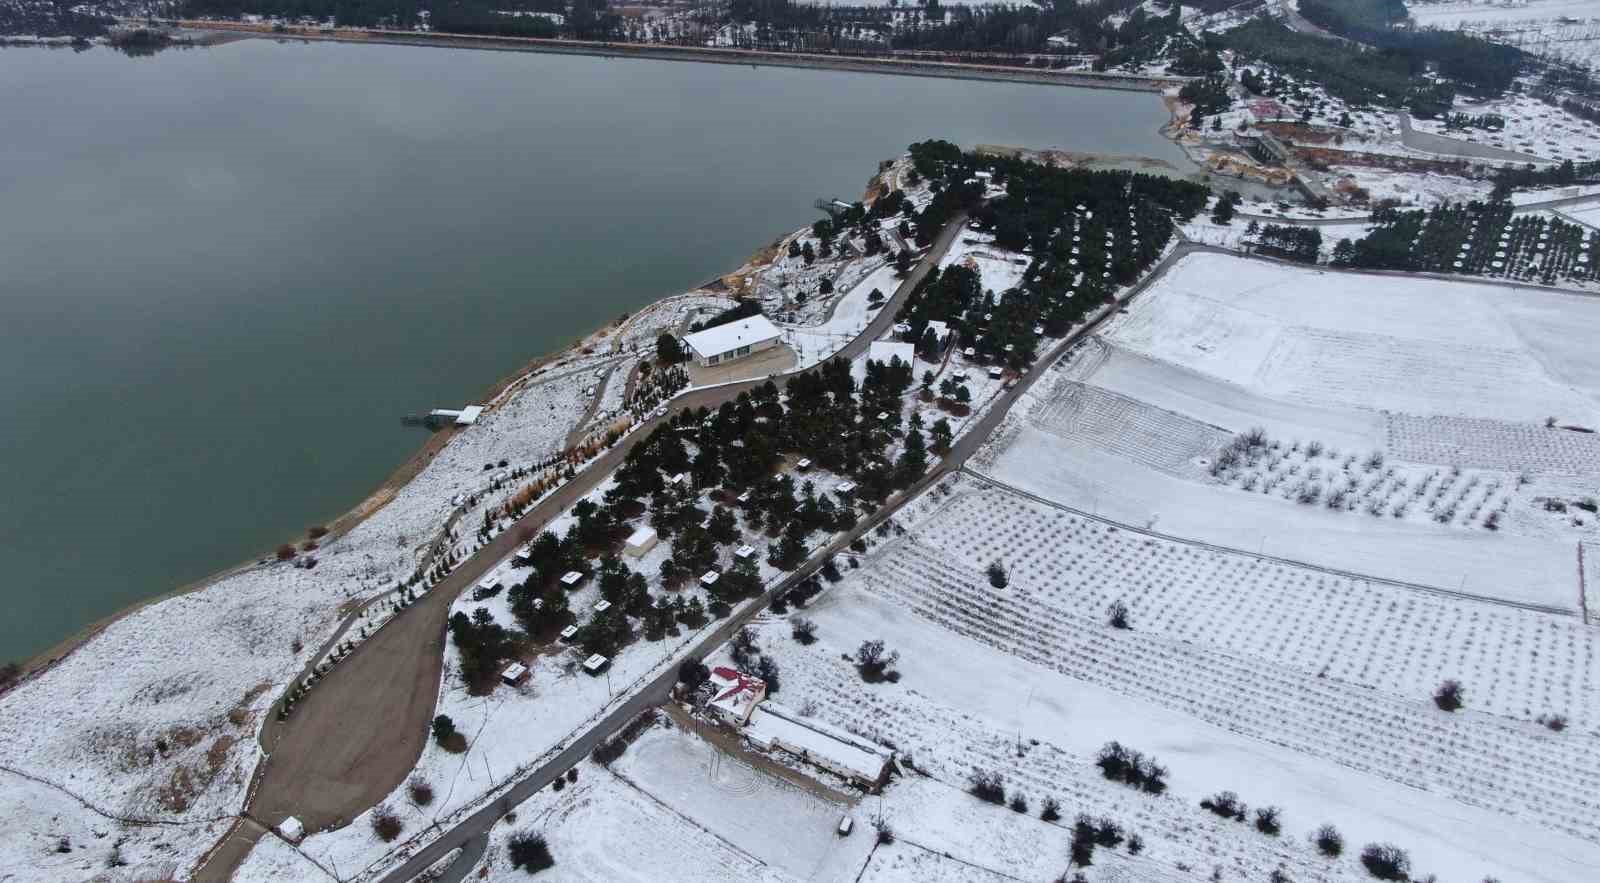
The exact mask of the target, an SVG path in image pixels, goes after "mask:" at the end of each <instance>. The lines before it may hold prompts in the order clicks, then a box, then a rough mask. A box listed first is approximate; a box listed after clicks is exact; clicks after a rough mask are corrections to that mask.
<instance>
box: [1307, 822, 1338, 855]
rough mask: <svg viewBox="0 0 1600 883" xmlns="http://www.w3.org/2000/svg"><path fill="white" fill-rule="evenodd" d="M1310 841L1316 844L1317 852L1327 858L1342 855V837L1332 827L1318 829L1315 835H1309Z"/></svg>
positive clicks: (1336, 829) (1325, 826) (1326, 826)
mask: <svg viewBox="0 0 1600 883" xmlns="http://www.w3.org/2000/svg"><path fill="white" fill-rule="evenodd" d="M1311 841H1312V842H1313V843H1315V844H1317V851H1318V852H1320V853H1322V854H1323V855H1325V856H1327V857H1328V858H1338V857H1339V856H1340V855H1342V854H1343V853H1344V835H1343V834H1340V833H1339V829H1338V828H1335V827H1334V826H1332V825H1323V826H1322V827H1320V828H1318V829H1317V831H1316V833H1315V834H1312V835H1311Z"/></svg>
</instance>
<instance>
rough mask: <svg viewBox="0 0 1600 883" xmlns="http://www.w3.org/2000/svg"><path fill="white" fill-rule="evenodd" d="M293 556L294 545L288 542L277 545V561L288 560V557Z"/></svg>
mask: <svg viewBox="0 0 1600 883" xmlns="http://www.w3.org/2000/svg"><path fill="white" fill-rule="evenodd" d="M293 557H294V546H291V545H289V544H288V543H284V544H283V545H281V546H279V547H278V560H279V561H288V560H289V559H290V558H293Z"/></svg>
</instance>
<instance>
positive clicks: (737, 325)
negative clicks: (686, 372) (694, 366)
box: [683, 316, 782, 365]
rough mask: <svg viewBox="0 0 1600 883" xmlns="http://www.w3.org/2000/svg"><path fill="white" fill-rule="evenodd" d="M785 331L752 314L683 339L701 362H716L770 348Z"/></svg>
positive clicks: (704, 363) (730, 359) (765, 318)
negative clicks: (782, 331)
mask: <svg viewBox="0 0 1600 883" xmlns="http://www.w3.org/2000/svg"><path fill="white" fill-rule="evenodd" d="M781 336H782V333H781V332H779V331H778V326H776V325H773V324H772V323H771V322H769V321H767V317H765V316H751V317H750V318H748V319H740V320H739V321H737V322H729V323H728V324H726V325H718V326H716V327H714V328H707V329H706V330H704V331H697V332H695V333H694V334H689V335H685V336H684V338H683V342H684V343H685V344H688V346H689V350H690V351H691V352H693V353H694V359H695V361H696V362H697V363H699V364H701V365H717V364H721V363H722V362H729V361H732V360H734V359H738V358H742V357H744V356H748V355H750V354H751V353H758V352H761V351H762V350H765V349H771V348H772V347H773V346H774V345H775V344H777V342H778V338H779V337H781Z"/></svg>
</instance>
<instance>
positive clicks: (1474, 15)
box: [1406, 0, 1600, 30]
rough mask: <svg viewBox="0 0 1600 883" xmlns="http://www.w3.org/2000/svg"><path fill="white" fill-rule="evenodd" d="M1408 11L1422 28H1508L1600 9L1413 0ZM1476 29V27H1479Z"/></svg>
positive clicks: (1542, 0)
mask: <svg viewBox="0 0 1600 883" xmlns="http://www.w3.org/2000/svg"><path fill="white" fill-rule="evenodd" d="M1406 12H1407V13H1409V14H1410V15H1411V18H1412V20H1413V21H1415V22H1416V23H1417V24H1418V25H1419V26H1420V27H1426V28H1439V29H1441V30H1456V29H1458V28H1462V27H1465V26H1483V27H1504V26H1507V25H1516V24H1523V23H1530V24H1531V23H1538V22H1542V21H1546V20H1551V19H1557V18H1578V19H1595V18H1600V11H1597V10H1596V9H1595V5H1594V2H1593V0H1523V2H1517V3H1508V2H1504V0H1483V2H1471V0H1468V2H1444V3H1423V2H1417V0H1412V2H1409V3H1407V4H1406ZM1475 29H1476V28H1475Z"/></svg>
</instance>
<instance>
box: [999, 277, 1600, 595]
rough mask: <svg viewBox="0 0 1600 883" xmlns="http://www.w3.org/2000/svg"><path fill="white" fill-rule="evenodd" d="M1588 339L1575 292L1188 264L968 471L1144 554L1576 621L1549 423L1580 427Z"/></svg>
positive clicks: (1568, 436)
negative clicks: (1163, 544) (1254, 432)
mask: <svg viewBox="0 0 1600 883" xmlns="http://www.w3.org/2000/svg"><path fill="white" fill-rule="evenodd" d="M1597 322H1600V301H1596V300H1593V299H1590V298H1586V297H1581V296H1575V295H1561V294H1547V293H1542V292H1533V291H1513V290H1510V289H1506V288H1503V287H1499V286H1493V285H1478V284H1471V285H1468V284H1458V283H1453V282H1434V281H1426V280H1408V279H1402V278H1395V277H1369V276H1353V275H1348V274H1338V273H1329V272H1323V271H1317V270H1311V269H1304V268H1294V267H1289V266H1284V265H1271V264H1265V263H1260V262H1251V261H1245V260H1241V259H1235V258H1229V257H1222V256H1212V255H1198V256H1191V257H1189V258H1186V259H1185V260H1184V261H1183V262H1181V263H1180V264H1179V265H1177V266H1176V267H1174V268H1173V269H1172V270H1171V271H1169V273H1168V275H1167V276H1166V277H1165V278H1163V279H1162V280H1160V281H1159V282H1157V283H1156V284H1155V285H1154V286H1152V288H1151V289H1150V290H1149V291H1148V292H1147V293H1146V294H1145V295H1144V297H1143V298H1142V299H1141V300H1140V301H1138V302H1136V303H1135V304H1133V305H1132V306H1131V307H1130V308H1129V310H1128V312H1127V314H1125V315H1123V316H1119V317H1117V318H1115V319H1113V320H1112V322H1111V323H1109V324H1108V325H1107V326H1106V330H1104V331H1103V332H1102V334H1101V337H1100V338H1098V339H1096V340H1094V341H1091V342H1089V343H1088V344H1087V345H1085V346H1082V347H1080V348H1078V349H1077V350H1076V351H1075V352H1074V354H1073V355H1072V357H1071V359H1070V361H1068V362H1067V363H1066V364H1064V365H1062V366H1058V368H1057V369H1056V370H1054V371H1053V372H1052V373H1051V375H1050V376H1049V377H1048V378H1047V379H1046V381H1045V382H1042V383H1040V384H1037V385H1035V387H1033V388H1032V389H1031V390H1030V391H1029V393H1028V394H1027V395H1026V396H1025V397H1024V400H1023V402H1022V403H1021V405H1020V406H1019V408H1018V410H1017V411H1016V412H1014V413H1013V414H1012V415H1010V416H1009V417H1008V419H1007V421H1006V423H1005V424H1004V426H1003V428H1002V430H1001V431H1000V432H999V433H998V434H997V436H996V438H995V439H994V440H992V441H991V444H990V445H989V446H988V447H987V448H986V449H985V450H983V451H981V452H980V453H979V455H978V457H977V458H975V460H974V463H973V465H974V466H975V468H978V469H979V470H981V471H982V472H984V473H985V474H986V475H989V476H990V477H992V478H994V479H997V480H998V481H1000V482H1003V483H1005V484H1007V485H1010V486H1013V487H1016V488H1019V489H1021V490H1024V491H1027V492H1030V493H1033V494H1037V495H1039V496H1040V497H1042V498H1045V499H1047V500H1050V501H1052V502H1055V503H1058V504H1063V505H1065V506H1067V507H1071V508H1072V509H1075V510H1079V511H1082V512H1086V513H1091V514H1098V515H1100V516H1105V517H1108V518H1111V519H1114V520H1116V521H1119V522H1121V523H1124V524H1128V525H1133V526H1137V527H1141V528H1147V529H1151V530H1154V531H1156V532H1158V533H1161V534H1166V535H1171V536H1176V537H1182V538H1185V539H1191V540H1200V541H1204V542H1209V543H1216V544H1219V545H1222V546H1227V547H1231V548H1236V549H1241V550H1247V551H1250V552H1256V553H1264V554H1266V555H1270V556H1276V557H1279V558H1284V559H1290V560H1293V561H1300V562H1307V563H1310V564H1314V565H1317V566H1319V567H1325V568H1333V569H1337V570H1341V571H1348V572H1353V573H1355V574H1360V575H1364V576H1370V577H1375V578H1381V579H1389V580H1396V581H1400V582H1405V583H1413V584H1418V585H1420V586H1424V587H1428V588H1430V589H1434V590H1437V591H1438V592H1441V593H1462V594H1466V595H1472V596H1479V597H1484V598H1492V599H1501V600H1504V601H1507V602H1510V603H1513V604H1518V605H1524V606H1527V607H1530V608H1534V609H1539V610H1547V611H1555V612H1563V611H1577V610H1578V609H1579V605H1580V604H1581V603H1582V601H1581V598H1580V592H1579V590H1578V576H1577V572H1576V561H1575V555H1574V552H1573V548H1574V547H1573V544H1574V542H1576V541H1580V540H1586V541H1594V540H1596V539H1597V538H1600V535H1597V533H1596V531H1597V523H1596V522H1597V520H1596V518H1595V517H1594V514H1593V513H1592V512H1589V511H1587V510H1585V509H1584V508H1583V507H1582V506H1580V505H1579V504H1583V505H1585V506H1586V505H1589V504H1588V503H1587V502H1586V501H1587V500H1588V499H1589V498H1591V497H1594V496H1596V494H1597V491H1600V459H1597V457H1596V455H1597V454H1600V445H1597V444H1596V443H1595V441H1594V436H1593V435H1592V434H1590V433H1585V432H1577V431H1572V430H1568V429H1562V428H1559V427H1560V426H1579V427H1587V428H1594V427H1596V426H1597V425H1600V424H1597V420H1600V413H1597V402H1596V398H1595V395H1596V391H1597V390H1600V373H1597V370H1600V359H1596V358H1595V356H1594V355H1593V353H1592V352H1585V351H1584V350H1583V348H1582V346H1581V344H1580V343H1579V341H1581V340H1583V339H1588V338H1589V337H1590V336H1592V335H1594V334H1595V333H1600V327H1597V326H1596V323H1597ZM1589 329H1595V330H1589ZM1549 417H1555V418H1556V420H1557V421H1558V425H1557V426H1556V427H1550V426H1547V425H1546V421H1547V418H1549ZM1257 428H1259V429H1260V430H1261V431H1262V435H1263V437H1264V446H1263V447H1262V448H1261V449H1260V450H1258V451H1255V452H1254V453H1252V454H1251V455H1250V456H1249V457H1247V458H1244V459H1243V460H1242V461H1241V462H1240V463H1237V464H1229V465H1228V466H1227V467H1226V468H1222V467H1219V468H1217V469H1215V470H1213V469H1212V468H1210V467H1211V466H1212V465H1213V464H1215V463H1216V462H1217V461H1216V458H1217V457H1219V456H1220V452H1221V450H1222V448H1223V447H1225V446H1226V444H1227V439H1229V438H1230V437H1232V436H1235V435H1238V434H1241V433H1245V432H1246V431H1248V430H1251V429H1257ZM1375 455H1376V459H1374V457H1375Z"/></svg>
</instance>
